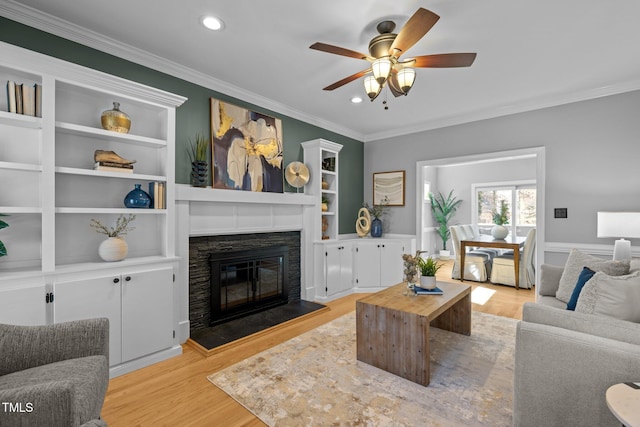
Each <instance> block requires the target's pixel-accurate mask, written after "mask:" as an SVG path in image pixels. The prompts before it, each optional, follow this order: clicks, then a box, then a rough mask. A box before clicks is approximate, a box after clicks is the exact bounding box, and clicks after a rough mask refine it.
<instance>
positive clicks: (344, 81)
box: [322, 68, 371, 90]
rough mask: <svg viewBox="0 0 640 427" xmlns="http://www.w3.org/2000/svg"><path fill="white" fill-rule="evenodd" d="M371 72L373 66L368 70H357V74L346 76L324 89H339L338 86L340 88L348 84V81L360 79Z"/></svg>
mask: <svg viewBox="0 0 640 427" xmlns="http://www.w3.org/2000/svg"><path fill="white" fill-rule="evenodd" d="M369 72H371V68H367V69H366V70H363V71H360V72H357V73H355V74H352V75H350V76H349V77H345V78H344V79H342V80H340V81H337V82H335V83H334V84H331V85H329V86H327V87H325V88H324V89H322V90H334V89H337V88H339V87H341V86H344V85H346V84H347V83H351V82H352V81H354V80H357V79H359V78H360V77H364V76H365V75H366V74H367V73H369Z"/></svg>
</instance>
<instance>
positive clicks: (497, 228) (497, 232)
mask: <svg viewBox="0 0 640 427" xmlns="http://www.w3.org/2000/svg"><path fill="white" fill-rule="evenodd" d="M508 234H509V229H508V228H507V227H505V226H504V225H494V226H493V228H492V229H491V235H492V236H493V238H494V239H499V240H502V239H504V238H505V237H507V235H508Z"/></svg>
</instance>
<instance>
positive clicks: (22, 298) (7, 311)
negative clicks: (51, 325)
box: [0, 283, 47, 326]
mask: <svg viewBox="0 0 640 427" xmlns="http://www.w3.org/2000/svg"><path fill="white" fill-rule="evenodd" d="M45 296H46V289H45V286H44V284H40V283H38V284H31V285H26V286H24V287H20V288H15V289H2V290H0V323H6V324H9V325H29V326H32V325H44V324H45V323H47V310H46V301H45Z"/></svg>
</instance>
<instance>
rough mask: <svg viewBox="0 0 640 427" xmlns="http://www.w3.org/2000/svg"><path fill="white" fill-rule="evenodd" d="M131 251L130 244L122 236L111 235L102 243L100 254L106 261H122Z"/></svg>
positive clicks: (99, 249)
mask: <svg viewBox="0 0 640 427" xmlns="http://www.w3.org/2000/svg"><path fill="white" fill-rule="evenodd" d="M127 252H129V245H127V242H125V240H124V239H122V238H120V237H109V238H108V239H107V240H105V241H103V242H102V243H100V246H99V247H98V255H100V258H102V259H103V260H105V261H109V262H111V261H122V260H123V259H124V258H125V257H126V256H127Z"/></svg>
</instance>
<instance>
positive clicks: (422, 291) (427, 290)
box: [413, 286, 444, 295]
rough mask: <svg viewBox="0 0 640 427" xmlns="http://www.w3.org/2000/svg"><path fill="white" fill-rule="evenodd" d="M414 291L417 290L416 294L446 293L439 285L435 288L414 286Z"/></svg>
mask: <svg viewBox="0 0 640 427" xmlns="http://www.w3.org/2000/svg"><path fill="white" fill-rule="evenodd" d="M413 292H415V294H416V295H443V294H444V292H442V289H440V288H438V287H437V286H436V287H435V288H433V289H422V288H419V287H418V286H414V287H413Z"/></svg>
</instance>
